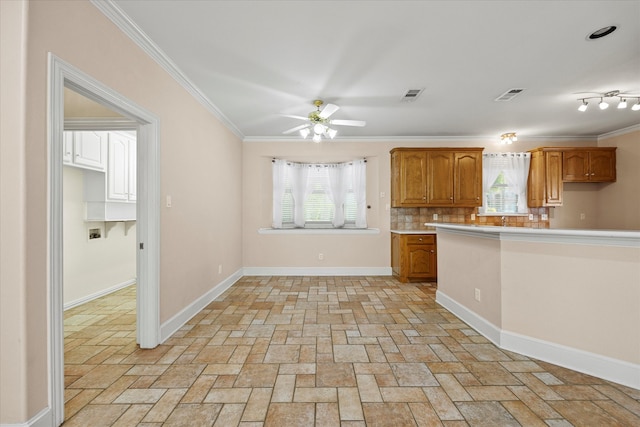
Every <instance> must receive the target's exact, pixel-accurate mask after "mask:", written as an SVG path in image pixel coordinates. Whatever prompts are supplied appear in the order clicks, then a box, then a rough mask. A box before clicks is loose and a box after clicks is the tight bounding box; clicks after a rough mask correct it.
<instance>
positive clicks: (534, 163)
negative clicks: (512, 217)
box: [527, 148, 562, 208]
mask: <svg viewBox="0 0 640 427" xmlns="http://www.w3.org/2000/svg"><path fill="white" fill-rule="evenodd" d="M527 205H528V206H529V207H530V208H539V207H545V206H562V152H561V151H552V150H551V149H544V148H540V149H536V150H533V151H531V165H530V166H529V179H528V182H527Z"/></svg>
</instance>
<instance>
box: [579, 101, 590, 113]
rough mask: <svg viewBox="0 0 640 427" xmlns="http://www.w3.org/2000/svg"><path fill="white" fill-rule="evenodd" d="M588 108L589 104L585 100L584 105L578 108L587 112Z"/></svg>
mask: <svg viewBox="0 0 640 427" xmlns="http://www.w3.org/2000/svg"><path fill="white" fill-rule="evenodd" d="M587 107H589V103H588V102H587V101H585V100H584V99H583V100H582V104H580V106H579V107H578V111H587Z"/></svg>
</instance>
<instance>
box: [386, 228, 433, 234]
mask: <svg viewBox="0 0 640 427" xmlns="http://www.w3.org/2000/svg"><path fill="white" fill-rule="evenodd" d="M391 232H392V233H395V234H436V229H435V228H433V227H431V228H429V229H428V230H391Z"/></svg>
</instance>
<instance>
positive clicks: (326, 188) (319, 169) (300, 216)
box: [272, 159, 367, 228]
mask: <svg viewBox="0 0 640 427" xmlns="http://www.w3.org/2000/svg"><path fill="white" fill-rule="evenodd" d="M272 164H273V222H272V227H273V228H367V206H366V164H367V163H366V160H354V161H351V162H345V163H296V162H290V161H287V160H281V159H274V160H273V163H272Z"/></svg>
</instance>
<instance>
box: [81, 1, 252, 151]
mask: <svg viewBox="0 0 640 427" xmlns="http://www.w3.org/2000/svg"><path fill="white" fill-rule="evenodd" d="M90 1H91V3H92V4H93V5H94V6H95V7H96V8H97V9H98V10H99V11H100V12H102V13H103V14H104V15H105V16H106V17H107V18H109V19H110V20H111V21H112V22H113V23H114V24H115V25H116V27H118V28H119V29H120V30H121V31H122V32H123V33H125V34H126V35H127V37H129V38H130V39H131V40H132V41H133V42H134V43H135V44H137V45H138V46H139V47H140V48H141V49H142V50H143V51H144V52H145V53H146V54H147V55H149V56H150V57H151V58H152V59H153V60H154V61H156V62H157V63H158V65H160V66H161V67H162V69H164V70H165V71H166V72H167V73H168V74H169V75H170V76H171V77H172V78H173V79H174V80H175V81H176V82H178V83H179V84H180V85H181V86H182V87H184V88H185V89H186V90H187V92H189V93H190V94H191V95H192V96H193V97H194V98H195V99H196V100H198V102H200V103H201V104H202V105H203V106H204V107H205V108H206V109H207V110H208V111H209V112H211V113H212V114H213V115H214V116H216V117H217V118H218V120H220V121H221V122H222V124H224V125H225V126H226V127H227V128H229V130H230V131H231V132H233V133H234V134H235V135H236V136H237V137H238V138H240V139H243V138H244V135H243V134H242V132H241V131H240V129H238V128H237V127H236V125H235V124H233V122H231V120H229V119H228V118H227V116H225V115H224V113H222V111H220V110H219V109H218V107H216V106H215V104H213V102H211V100H210V99H209V98H207V96H206V95H205V94H204V93H202V91H201V90H200V89H199V88H198V87H197V86H196V85H195V84H194V83H193V82H192V81H191V80H189V78H188V77H187V76H186V75H185V74H184V73H183V72H182V71H181V70H180V68H178V66H177V65H176V64H175V63H174V62H173V61H172V60H171V58H169V57H168V56H167V55H166V54H165V53H164V52H163V51H162V49H160V48H159V47H158V46H157V45H156V44H155V43H154V42H153V41H152V40H151V38H149V36H147V35H146V34H145V32H144V31H142V29H141V28H140V27H138V25H137V24H136V23H135V22H133V20H132V19H131V18H129V16H128V15H127V14H126V13H125V12H124V11H123V10H122V9H120V7H118V5H117V4H115V3H114V2H113V1H112V0H90Z"/></svg>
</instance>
